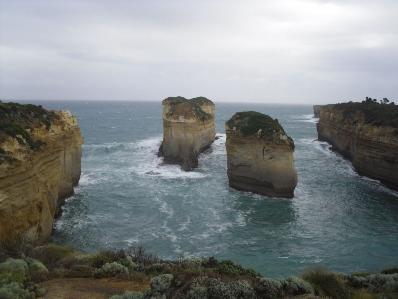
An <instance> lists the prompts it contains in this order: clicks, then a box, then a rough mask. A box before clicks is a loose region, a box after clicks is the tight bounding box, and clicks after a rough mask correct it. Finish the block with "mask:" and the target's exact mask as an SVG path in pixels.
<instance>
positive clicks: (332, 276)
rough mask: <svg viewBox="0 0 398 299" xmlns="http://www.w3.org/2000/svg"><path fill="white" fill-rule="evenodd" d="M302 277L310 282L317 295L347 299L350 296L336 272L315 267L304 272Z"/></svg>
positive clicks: (348, 290)
mask: <svg viewBox="0 0 398 299" xmlns="http://www.w3.org/2000/svg"><path fill="white" fill-rule="evenodd" d="M302 278H303V279H304V280H306V281H308V282H309V283H311V285H312V286H313V287H314V289H315V293H316V294H317V295H320V296H329V297H331V298H339V299H349V298H350V297H351V295H350V289H349V288H348V287H347V285H346V284H345V281H344V280H343V278H342V277H341V276H340V275H339V274H337V273H333V272H330V271H328V270H325V269H322V268H316V269H311V270H308V271H306V272H304V273H303V274H302Z"/></svg>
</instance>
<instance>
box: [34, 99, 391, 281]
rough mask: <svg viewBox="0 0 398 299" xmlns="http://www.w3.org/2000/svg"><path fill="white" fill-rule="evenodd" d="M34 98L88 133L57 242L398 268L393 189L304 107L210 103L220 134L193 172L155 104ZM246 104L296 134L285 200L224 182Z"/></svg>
mask: <svg viewBox="0 0 398 299" xmlns="http://www.w3.org/2000/svg"><path fill="white" fill-rule="evenodd" d="M31 103H35V104H42V105H43V106H44V107H46V108H52V109H67V110H70V111H71V112H72V113H73V114H74V115H76V116H77V118H78V120H79V124H80V128H81V130H82V133H83V136H84V146H83V158H82V176H81V180H80V184H79V186H78V187H77V188H76V189H75V193H76V194H75V195H74V196H72V197H70V198H69V199H68V200H67V202H66V204H65V205H64V207H63V213H62V216H61V217H60V218H58V219H57V220H56V222H55V226H54V233H53V237H52V241H53V242H56V243H60V244H67V245H71V246H73V247H75V248H78V249H81V250H86V251H95V250H98V249H100V248H113V249H115V248H126V247H129V246H137V245H140V246H144V247H145V248H146V249H147V250H148V251H149V252H151V253H154V254H157V255H158V256H160V257H162V258H165V259H177V258H189V257H202V256H215V257H217V258H220V259H231V260H233V261H235V262H238V263H240V264H242V265H244V266H247V267H250V268H253V269H255V270H256V271H258V272H260V273H262V274H264V275H266V276H269V277H282V276H287V275H297V274H299V273H300V272H302V271H303V270H305V269H307V268H310V267H318V266H324V267H327V268H329V269H331V270H334V271H341V272H346V273H349V272H353V271H376V270H381V269H383V268H385V267H391V266H397V265H398V193H397V192H394V191H392V190H390V189H388V188H386V187H384V186H383V185H381V184H380V183H379V182H377V181H375V180H371V179H368V178H366V177H362V176H359V175H358V174H357V173H356V172H355V170H354V169H353V168H352V166H351V164H350V162H348V161H347V160H345V159H343V158H342V157H341V156H340V155H338V154H335V153H334V152H332V151H331V149H330V146H329V145H328V144H327V143H325V142H319V141H317V140H316V139H317V134H316V119H314V118H313V115H312V107H311V106H293V105H271V104H246V103H241V104H230V103H216V129H217V135H218V136H219V137H220V138H219V139H218V140H216V141H215V142H214V144H213V145H212V146H211V148H210V149H208V150H207V151H206V152H204V153H203V154H202V155H201V156H200V158H199V168H198V169H196V170H195V171H191V172H184V171H182V170H181V169H180V168H179V166H174V165H163V164H162V159H161V158H158V157H157V151H158V147H159V145H160V142H161V139H162V119H161V109H162V107H161V103H160V101H159V102H120V101H119V102H118V101H108V102H105V101H101V102H99V101H94V102H93V101H64V102H46V101H31ZM247 110H254V111H259V112H262V113H266V114H268V115H270V116H272V117H274V118H277V119H278V120H279V121H280V123H281V124H282V126H283V127H284V129H285V130H286V132H287V134H289V135H290V136H291V137H292V138H293V140H294V142H295V145H296V149H295V165H296V168H297V171H298V186H297V188H296V190H295V197H294V198H293V199H276V198H268V197H263V196H259V195H254V194H251V193H248V192H240V191H236V190H233V189H231V188H229V186H228V178H227V172H226V151H225V130H224V123H225V121H226V120H228V119H229V118H230V117H231V116H232V115H233V114H234V113H235V112H237V111H247Z"/></svg>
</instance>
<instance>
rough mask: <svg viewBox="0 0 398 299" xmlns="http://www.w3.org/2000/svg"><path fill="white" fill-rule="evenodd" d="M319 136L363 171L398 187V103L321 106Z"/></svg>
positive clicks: (392, 186)
mask: <svg viewBox="0 0 398 299" xmlns="http://www.w3.org/2000/svg"><path fill="white" fill-rule="evenodd" d="M317 131H318V139H319V140H321V141H327V142H329V143H330V144H331V145H332V149H333V150H335V151H337V152H339V153H340V154H342V155H343V156H344V157H346V158H347V159H349V160H350V161H351V162H352V164H353V166H354V168H355V169H356V171H357V172H358V173H359V174H360V175H365V176H368V177H370V178H373V179H377V180H380V181H381V182H383V183H384V184H386V185H387V186H389V187H391V188H393V189H395V190H398V107H397V106H395V105H384V104H378V103H344V104H336V105H324V106H321V108H320V111H319V122H318V124H317Z"/></svg>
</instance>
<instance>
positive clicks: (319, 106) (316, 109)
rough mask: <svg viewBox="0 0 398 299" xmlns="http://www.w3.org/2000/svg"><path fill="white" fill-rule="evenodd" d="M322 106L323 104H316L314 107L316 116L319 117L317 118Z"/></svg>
mask: <svg viewBox="0 0 398 299" xmlns="http://www.w3.org/2000/svg"><path fill="white" fill-rule="evenodd" d="M321 107H322V105H314V106H313V108H314V116H315V117H317V118H319V114H320V111H321Z"/></svg>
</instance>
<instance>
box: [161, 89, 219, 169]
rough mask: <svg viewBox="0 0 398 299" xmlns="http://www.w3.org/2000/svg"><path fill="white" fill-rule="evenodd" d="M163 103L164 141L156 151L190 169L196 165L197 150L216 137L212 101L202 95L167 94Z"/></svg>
mask: <svg viewBox="0 0 398 299" xmlns="http://www.w3.org/2000/svg"><path fill="white" fill-rule="evenodd" d="M162 105H163V142H162V144H161V146H160V149H159V155H161V156H163V157H164V162H165V163H170V164H180V165H181V167H182V169H183V170H192V169H193V168H195V167H197V166H198V156H199V154H200V153H201V152H203V151H204V150H205V149H207V148H208V147H209V146H210V145H211V144H212V143H213V141H214V139H215V135H216V132H215V125H214V119H215V117H214V111H215V106H214V103H213V102H212V101H210V100H209V99H207V98H205V97H197V98H193V99H186V98H184V97H169V98H167V99H165V100H163V102H162Z"/></svg>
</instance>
